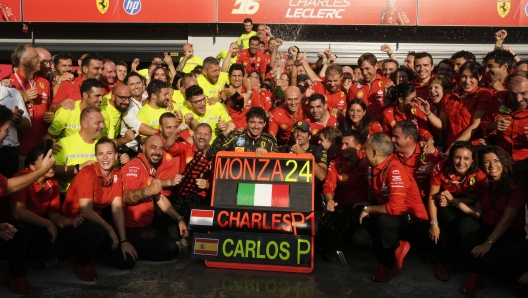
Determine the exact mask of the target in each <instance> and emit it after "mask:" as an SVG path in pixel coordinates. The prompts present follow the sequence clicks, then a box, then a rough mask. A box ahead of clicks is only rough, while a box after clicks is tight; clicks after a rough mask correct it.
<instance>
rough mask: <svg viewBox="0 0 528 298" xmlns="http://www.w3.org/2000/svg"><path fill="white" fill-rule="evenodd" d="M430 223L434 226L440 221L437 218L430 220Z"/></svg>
mask: <svg viewBox="0 0 528 298" xmlns="http://www.w3.org/2000/svg"><path fill="white" fill-rule="evenodd" d="M429 224H431V225H432V226H434V225H437V224H438V222H437V221H436V220H433V221H430V222H429Z"/></svg>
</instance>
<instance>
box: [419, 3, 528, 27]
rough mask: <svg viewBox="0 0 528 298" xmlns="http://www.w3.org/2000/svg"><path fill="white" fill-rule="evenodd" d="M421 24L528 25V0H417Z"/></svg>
mask: <svg viewBox="0 0 528 298" xmlns="http://www.w3.org/2000/svg"><path fill="white" fill-rule="evenodd" d="M418 16H419V17H418V25H420V26H504V27H517V26H527V25H528V0H469V1H459V0H442V1H424V0H422V1H420V3H419V6H418Z"/></svg>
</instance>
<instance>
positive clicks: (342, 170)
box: [323, 156, 368, 207]
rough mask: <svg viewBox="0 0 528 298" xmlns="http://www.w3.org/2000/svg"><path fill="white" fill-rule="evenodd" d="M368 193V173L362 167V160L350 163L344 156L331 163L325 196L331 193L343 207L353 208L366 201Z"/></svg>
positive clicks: (324, 188)
mask: <svg viewBox="0 0 528 298" xmlns="http://www.w3.org/2000/svg"><path fill="white" fill-rule="evenodd" d="M367 192H368V181H367V171H366V169H365V168H364V167H362V166H361V160H358V161H356V162H355V163H350V162H348V161H347V160H346V159H344V158H343V156H338V157H336V158H334V159H333V160H332V161H330V164H329V165H328V173H327V174H326V179H325V183H324V184H323V194H326V193H330V194H332V195H333V196H334V200H335V201H336V202H338V203H339V204H341V205H342V206H350V207H351V206H353V205H354V204H355V203H358V202H362V201H366V200H367Z"/></svg>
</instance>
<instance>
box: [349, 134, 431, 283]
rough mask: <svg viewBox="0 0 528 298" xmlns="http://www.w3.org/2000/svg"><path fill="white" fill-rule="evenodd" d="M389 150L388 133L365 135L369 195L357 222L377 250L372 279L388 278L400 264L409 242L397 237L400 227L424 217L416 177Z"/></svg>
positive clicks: (384, 280) (396, 270)
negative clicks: (365, 231) (367, 203)
mask: <svg viewBox="0 0 528 298" xmlns="http://www.w3.org/2000/svg"><path fill="white" fill-rule="evenodd" d="M392 153H393V145H392V142H391V139H390V137H389V136H388V135H386V134H384V133H376V134H374V135H372V137H371V138H369V139H368V141H367V145H366V148H365V154H366V158H367V162H368V163H369V165H370V167H369V169H368V174H369V180H370V181H369V187H370V191H371V192H372V196H373V198H372V199H371V200H370V202H371V204H370V205H367V206H365V207H364V208H363V211H362V212H361V214H360V215H359V222H360V223H361V224H365V225H366V227H367V230H368V231H369V234H370V237H371V238H372V243H373V246H374V249H375V250H376V251H377V254H378V255H377V261H378V263H380V265H379V267H378V269H377V270H376V272H374V274H373V275H372V279H373V280H375V281H379V282H387V281H389V280H390V279H391V278H392V277H394V275H396V273H397V272H398V270H399V269H401V267H402V265H403V259H404V258H405V255H406V254H407V252H408V251H409V249H410V244H409V242H407V241H401V240H400V238H401V237H400V234H401V232H402V230H403V229H404V228H405V227H406V226H407V225H408V224H409V222H411V221H420V220H424V221H425V220H427V212H426V211H425V207H424V205H423V203H422V199H421V198H420V194H419V192H418V191H417V189H418V186H417V185H416V181H415V180H414V179H413V177H412V176H411V175H410V174H409V173H407V171H406V170H405V166H404V165H403V164H402V163H400V162H399V161H398V160H396V159H394V157H393V155H392ZM374 204H376V205H374Z"/></svg>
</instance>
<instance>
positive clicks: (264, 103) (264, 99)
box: [251, 89, 273, 113]
mask: <svg viewBox="0 0 528 298" xmlns="http://www.w3.org/2000/svg"><path fill="white" fill-rule="evenodd" d="M251 103H252V105H253V106H254V107H261V108H263V109H264V110H265V111H266V113H269V111H271V108H272V107H273V94H272V93H271V92H269V91H268V90H266V89H260V92H258V91H257V89H253V95H252V96H251Z"/></svg>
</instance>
